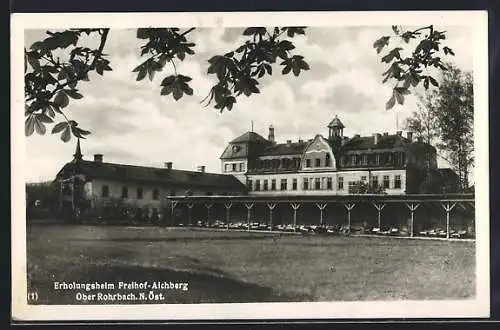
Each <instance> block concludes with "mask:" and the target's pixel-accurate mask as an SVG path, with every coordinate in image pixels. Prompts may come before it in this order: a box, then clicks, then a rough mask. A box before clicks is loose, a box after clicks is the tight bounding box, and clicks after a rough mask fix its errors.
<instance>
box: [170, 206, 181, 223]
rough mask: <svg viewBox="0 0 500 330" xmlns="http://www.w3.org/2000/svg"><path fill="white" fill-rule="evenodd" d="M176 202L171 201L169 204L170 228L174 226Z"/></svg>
mask: <svg viewBox="0 0 500 330" xmlns="http://www.w3.org/2000/svg"><path fill="white" fill-rule="evenodd" d="M177 203H179V202H178V201H171V202H170V210H171V211H170V226H173V225H174V209H175V207H176V206H177Z"/></svg>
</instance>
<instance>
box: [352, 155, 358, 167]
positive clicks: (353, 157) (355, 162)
mask: <svg viewBox="0 0 500 330" xmlns="http://www.w3.org/2000/svg"><path fill="white" fill-rule="evenodd" d="M357 163H358V156H357V155H352V156H351V164H352V165H356V164H357Z"/></svg>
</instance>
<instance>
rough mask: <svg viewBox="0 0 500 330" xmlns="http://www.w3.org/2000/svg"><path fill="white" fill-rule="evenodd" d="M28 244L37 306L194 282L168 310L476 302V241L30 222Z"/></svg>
mask: <svg viewBox="0 0 500 330" xmlns="http://www.w3.org/2000/svg"><path fill="white" fill-rule="evenodd" d="M27 241H28V243H27V256H28V286H29V290H30V291H36V292H37V293H38V297H39V298H38V300H37V302H36V303H38V304H70V303H83V302H81V301H77V300H76V298H75V292H76V291H66V292H64V291H60V290H58V291H56V290H54V282H55V281H59V282H61V281H66V282H73V281H75V282H78V283H82V282H84V283H91V282H94V281H98V282H104V281H107V282H110V283H117V282H118V281H137V282H142V281H146V280H148V281H150V282H152V281H171V282H186V283H189V290H188V291H186V292H183V291H175V290H168V292H166V300H165V301H163V303H224V302H278V301H281V302H283V301H286V302H296V301H352V300H397V299H411V300H421V299H465V298H473V297H474V295H475V245H474V242H449V241H434V240H417V239H394V238H389V237H385V238H382V237H380V238H378V237H374V238H367V237H329V236H320V235H309V236H302V235H286V234H284V235H281V236H279V235H278V234H266V233H246V232H224V231H207V230H196V229H181V228H177V229H173V228H171V229H169V228H156V227H118V226H114V227H113V226H74V225H30V226H28V228H27ZM135 303H137V302H135ZM146 303H151V302H146Z"/></svg>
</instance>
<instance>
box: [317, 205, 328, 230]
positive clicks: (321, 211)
mask: <svg viewBox="0 0 500 330" xmlns="http://www.w3.org/2000/svg"><path fill="white" fill-rule="evenodd" d="M327 205H328V203H316V206H317V207H318V209H319V212H320V216H319V224H320V225H321V226H323V211H324V210H325V208H326V206H327Z"/></svg>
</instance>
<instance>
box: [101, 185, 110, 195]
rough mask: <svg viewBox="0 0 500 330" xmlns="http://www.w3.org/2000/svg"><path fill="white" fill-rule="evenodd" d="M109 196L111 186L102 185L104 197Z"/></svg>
mask: <svg viewBox="0 0 500 330" xmlns="http://www.w3.org/2000/svg"><path fill="white" fill-rule="evenodd" d="M108 196H109V186H108V185H104V186H102V197H108Z"/></svg>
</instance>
